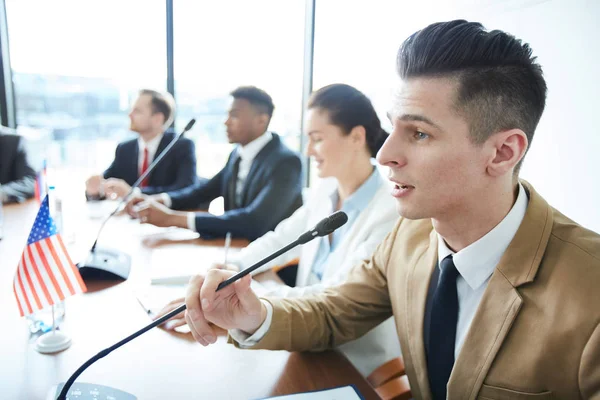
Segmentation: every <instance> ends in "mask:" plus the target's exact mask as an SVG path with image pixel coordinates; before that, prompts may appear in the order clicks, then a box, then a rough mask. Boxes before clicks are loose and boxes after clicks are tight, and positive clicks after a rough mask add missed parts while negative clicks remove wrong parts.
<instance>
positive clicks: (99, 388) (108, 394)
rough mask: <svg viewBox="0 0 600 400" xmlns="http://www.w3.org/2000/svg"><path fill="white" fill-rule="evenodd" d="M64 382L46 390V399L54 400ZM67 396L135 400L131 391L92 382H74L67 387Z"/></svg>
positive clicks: (81, 399) (80, 398) (79, 399)
mask: <svg viewBox="0 0 600 400" xmlns="http://www.w3.org/2000/svg"><path fill="white" fill-rule="evenodd" d="M63 386H65V382H61V383H59V384H58V385H57V386H55V387H53V388H51V389H50V390H49V391H48V396H47V397H46V399H47V400H50V399H52V400H56V398H57V397H58V395H59V394H60V391H61V390H62V388H63ZM67 397H68V398H71V399H78V400H92V399H95V400H98V399H110V398H113V399H118V400H137V397H135V396H134V395H132V394H131V393H127V392H124V391H122V390H118V389H114V388H111V387H109V386H103V385H96V384H93V383H85V382H75V383H73V386H71V388H70V389H69V392H68V394H67Z"/></svg>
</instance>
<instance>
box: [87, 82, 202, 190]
mask: <svg viewBox="0 0 600 400" xmlns="http://www.w3.org/2000/svg"><path fill="white" fill-rule="evenodd" d="M174 114H175V102H174V100H173V97H172V96H171V95H170V94H168V93H165V94H163V93H159V92H156V91H154V90H147V89H144V90H142V91H140V94H139V96H138V98H137V100H136V101H135V103H134V105H133V107H132V109H131V112H130V113H129V119H130V121H131V122H130V127H129V129H131V130H132V131H134V132H137V133H138V134H139V137H138V138H137V139H132V140H128V141H126V142H123V143H121V144H119V146H117V150H116V152H115V159H114V160H113V162H112V164H111V165H110V167H108V169H107V170H106V171H104V174H102V175H95V176H92V177H91V178H89V179H88V180H87V182H86V195H87V197H88V198H103V197H104V196H107V197H112V198H117V197H123V196H125V195H126V194H127V193H128V192H129V190H130V189H131V185H133V183H134V182H135V181H136V180H137V179H138V177H139V176H140V175H141V174H142V173H144V171H146V169H147V168H148V166H149V165H150V163H152V161H153V160H154V159H155V158H156V157H158V155H159V154H160V153H161V152H162V151H164V149H165V148H166V147H167V145H168V144H169V143H170V142H171V140H173V138H174V137H175V134H174V133H173V132H164V128H165V127H168V126H169V125H170V124H171V122H172V121H173V117H174ZM195 182H196V154H195V149H194V143H193V142H192V141H191V140H189V139H187V138H181V139H179V140H178V141H177V143H176V144H175V145H174V146H173V148H172V149H171V150H170V152H169V153H168V154H166V155H165V158H164V159H163V160H162V161H161V163H160V164H159V165H157V166H156V168H155V169H154V170H153V171H152V172H151V173H150V175H149V176H148V177H147V178H146V179H144V181H143V182H142V184H141V185H140V190H141V193H145V194H155V193H162V192H167V191H172V190H178V189H182V188H185V187H187V186H190V185H193V184H194V183H195Z"/></svg>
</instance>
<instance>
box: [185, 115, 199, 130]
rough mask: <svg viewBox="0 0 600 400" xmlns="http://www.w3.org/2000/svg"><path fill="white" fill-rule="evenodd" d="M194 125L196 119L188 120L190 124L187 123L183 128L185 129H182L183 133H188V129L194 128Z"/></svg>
mask: <svg viewBox="0 0 600 400" xmlns="http://www.w3.org/2000/svg"><path fill="white" fill-rule="evenodd" d="M195 123H196V119H195V118H192V119H191V120H190V122H188V123H187V125H186V126H185V128H183V131H184V132H187V131H189V130H190V129H192V127H193V126H194V124H195Z"/></svg>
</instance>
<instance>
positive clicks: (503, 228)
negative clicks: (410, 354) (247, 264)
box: [229, 184, 528, 359]
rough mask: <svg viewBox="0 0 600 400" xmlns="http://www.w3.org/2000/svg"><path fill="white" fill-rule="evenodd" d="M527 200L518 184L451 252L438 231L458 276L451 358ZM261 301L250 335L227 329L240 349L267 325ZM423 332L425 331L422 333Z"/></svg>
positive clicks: (440, 248) (442, 250) (442, 254)
mask: <svg viewBox="0 0 600 400" xmlns="http://www.w3.org/2000/svg"><path fill="white" fill-rule="evenodd" d="M527 203H528V199H527V194H526V193H525V189H524V188H523V186H522V185H521V184H519V194H518V195H517V201H516V202H515V204H514V205H513V207H512V209H511V210H510V212H509V213H508V214H507V215H506V217H504V219H503V220H502V221H501V222H500V223H499V224H498V225H496V227H495V228H494V229H492V230H491V231H490V232H488V233H487V234H486V235H485V236H483V237H482V238H481V239H479V240H477V241H476V242H474V243H472V244H470V245H469V246H467V247H465V248H464V249H462V250H461V251H459V252H458V253H454V252H452V250H450V249H449V248H448V247H447V246H446V243H445V242H444V240H443V238H442V237H441V236H439V234H438V260H443V259H444V258H445V257H446V256H448V255H450V254H454V256H453V260H454V265H455V266H456V269H457V270H458V272H459V273H460V276H459V277H458V278H457V281H456V285H457V291H458V324H457V327H456V342H455V347H454V354H455V359H457V358H458V354H459V353H460V349H461V348H462V344H463V343H464V340H465V337H466V336H467V332H468V331H469V328H470V327H471V322H473V317H474V316H475V312H476V311H477V308H478V307H479V303H480V302H481V298H482V297H483V293H484V292H485V289H486V288H487V285H488V283H489V280H490V277H491V276H492V273H493V272H494V269H495V268H496V265H498V262H499V261H500V258H502V255H503V254H504V252H505V251H506V249H507V248H508V245H509V244H510V242H511V241H512V239H513V237H514V236H515V234H516V233H517V230H518V229H519V226H520V225H521V222H522V221H523V218H524V217H525V212H526V211H527ZM438 264H439V263H438ZM436 272H437V273H436V276H439V266H438V269H437V271H436ZM432 288H433V290H432ZM434 290H435V287H434V285H431V287H430V289H429V293H428V295H427V308H426V312H425V318H426V319H425V321H429V315H430V314H431V301H432V298H433V293H434ZM262 302H263V304H264V305H265V307H266V309H267V317H266V319H265V322H264V323H263V324H262V325H261V326H260V328H258V330H257V331H256V332H254V334H253V335H251V336H249V335H247V334H246V333H244V332H243V331H241V330H238V329H232V330H230V331H229V333H230V334H231V336H232V337H233V339H235V340H236V341H237V342H238V343H239V344H240V347H242V348H247V347H252V346H254V345H255V344H256V343H258V342H259V341H260V340H261V339H262V338H263V337H264V336H265V334H266V333H267V331H268V330H269V328H270V326H271V321H272V319H273V306H271V304H270V303H269V302H267V301H265V300H262ZM424 325H425V327H426V328H425V329H426V330H428V325H429V324H424ZM425 334H426V335H427V334H428V333H427V332H426V333H425ZM426 337H427V336H426Z"/></svg>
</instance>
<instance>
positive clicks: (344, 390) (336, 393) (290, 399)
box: [264, 386, 363, 400]
mask: <svg viewBox="0 0 600 400" xmlns="http://www.w3.org/2000/svg"><path fill="white" fill-rule="evenodd" d="M362 398H363V397H362V396H361V395H360V394H359V393H358V391H357V390H356V389H355V388H354V386H342V387H338V388H334V389H325V390H319V391H316V392H306V393H296V394H288V395H285V396H276V397H268V398H267V399H269V400H270V399H276V400H361V399H362ZM267 399H264V400H267Z"/></svg>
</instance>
